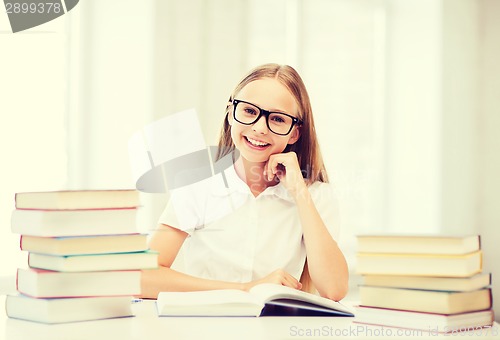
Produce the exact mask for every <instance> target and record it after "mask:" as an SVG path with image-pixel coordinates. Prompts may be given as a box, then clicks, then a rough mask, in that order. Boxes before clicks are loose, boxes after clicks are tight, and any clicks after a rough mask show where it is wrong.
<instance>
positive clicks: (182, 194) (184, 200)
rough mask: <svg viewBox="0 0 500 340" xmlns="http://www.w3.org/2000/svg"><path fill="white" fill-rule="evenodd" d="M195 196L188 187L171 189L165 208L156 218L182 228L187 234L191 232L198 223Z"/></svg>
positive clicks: (161, 222)
mask: <svg viewBox="0 0 500 340" xmlns="http://www.w3.org/2000/svg"><path fill="white" fill-rule="evenodd" d="M197 210H198V209H197V206H196V197H195V196H194V192H193V191H192V190H190V188H189V187H185V188H179V189H175V190H172V191H171V193H170V199H169V200H168V203H167V206H166V207H165V210H164V211H163V213H162V214H161V216H160V218H159V219H158V223H160V224H165V225H168V226H171V227H173V228H176V229H179V230H182V231H184V232H186V233H188V234H189V235H191V234H192V233H193V231H194V230H195V228H196V227H197V226H198V225H199V224H200V223H199V211H197Z"/></svg>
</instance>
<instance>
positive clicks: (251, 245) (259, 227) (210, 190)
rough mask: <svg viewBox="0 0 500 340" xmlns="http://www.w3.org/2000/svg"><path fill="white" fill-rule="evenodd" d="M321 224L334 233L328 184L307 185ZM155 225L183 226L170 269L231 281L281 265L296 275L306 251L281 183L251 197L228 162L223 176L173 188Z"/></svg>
mask: <svg viewBox="0 0 500 340" xmlns="http://www.w3.org/2000/svg"><path fill="white" fill-rule="evenodd" d="M309 192H310V193H311V197H312V199H313V200H314V203H315V206H316V209H317V210H318V212H319V214H320V216H321V218H322V219H323V222H324V223H325V225H326V226H327V228H328V229H329V231H330V234H331V235H332V237H333V238H334V239H336V238H337V235H338V206H337V200H336V199H335V196H334V194H333V190H332V188H331V185H330V184H328V183H322V182H315V183H314V184H312V185H311V186H309ZM159 223H161V224H166V225H169V226H171V227H174V228H177V229H180V230H183V231H185V232H187V233H188V234H189V237H188V238H186V240H185V242H184V244H183V245H182V248H181V250H180V252H179V255H178V257H179V256H182V261H178V259H176V261H175V266H174V268H175V269H177V270H179V271H181V272H184V273H186V274H189V275H193V276H196V277H201V278H207V279H214V280H223V281H231V282H249V281H252V280H256V279H260V278H262V277H264V276H266V275H268V274H270V273H271V272H273V271H274V270H276V269H280V268H282V269H284V270H286V271H287V272H288V273H290V274H291V275H293V276H294V277H295V278H297V279H299V278H300V276H301V274H302V270H303V268H304V262H305V259H306V249H305V246H304V242H303V239H302V227H301V223H300V220H299V216H298V212H297V207H296V205H295V203H294V201H293V199H292V198H291V196H290V195H289V194H288V191H287V190H286V188H285V187H284V186H283V185H282V184H281V183H280V184H278V185H276V186H274V187H269V188H267V189H266V190H264V191H263V192H262V193H261V194H260V195H258V196H257V197H254V195H253V194H252V193H251V191H250V188H249V187H248V186H247V185H246V183H245V182H243V181H242V180H241V179H240V178H239V177H238V175H237V174H236V171H235V169H234V166H230V167H229V168H227V169H226V170H225V171H224V176H223V175H222V174H218V175H216V176H214V177H211V178H208V179H206V180H203V181H200V182H197V183H195V184H192V185H190V186H187V187H183V188H180V189H175V190H173V191H172V192H171V197H170V200H169V202H168V204H167V207H166V208H165V210H164V212H163V214H162V215H161V217H160V219H159Z"/></svg>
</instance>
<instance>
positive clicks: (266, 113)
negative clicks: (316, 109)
mask: <svg viewBox="0 0 500 340" xmlns="http://www.w3.org/2000/svg"><path fill="white" fill-rule="evenodd" d="M231 103H232V104H233V118H234V120H236V121H237V122H238V123H240V124H243V125H253V124H255V123H257V122H258V121H259V119H260V117H262V115H264V116H265V117H266V125H267V128H268V129H269V131H271V132H272V133H274V134H276V135H278V136H286V135H288V134H290V132H291V131H292V129H293V127H294V126H295V125H297V126H301V125H302V124H303V123H304V122H303V121H301V120H300V119H298V118H297V117H294V116H292V115H289V114H288V113H284V112H278V111H268V110H264V109H262V108H260V107H258V106H257V105H255V104H253V103H250V102H247V101H244V100H239V99H232V100H231ZM239 103H245V104H248V105H252V106H255V107H256V108H257V109H259V115H258V116H257V118H255V120H254V121H253V122H251V123H243V122H241V121H239V120H238V119H237V118H236V106H238V104H239ZM272 113H274V114H280V115H285V116H287V117H290V118H291V119H292V125H290V129H289V130H288V132H287V133H277V132H274V131H273V130H272V129H271V127H270V126H269V115H270V114H272Z"/></svg>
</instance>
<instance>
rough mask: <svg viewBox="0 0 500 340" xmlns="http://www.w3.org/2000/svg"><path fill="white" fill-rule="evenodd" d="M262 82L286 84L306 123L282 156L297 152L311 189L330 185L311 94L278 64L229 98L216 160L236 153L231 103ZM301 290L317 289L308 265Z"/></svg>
mask: <svg viewBox="0 0 500 340" xmlns="http://www.w3.org/2000/svg"><path fill="white" fill-rule="evenodd" d="M262 78H273V79H276V80H278V81H279V82H280V83H281V84H283V85H284V86H285V87H286V88H287V89H288V91H289V92H290V94H291V95H292V96H293V97H294V99H295V101H296V102H297V106H298V110H299V112H297V115H298V118H299V119H300V120H301V121H302V122H303V123H302V125H301V126H300V127H298V128H299V129H300V138H299V139H298V140H297V141H296V142H295V143H294V144H289V145H288V146H287V147H286V148H285V150H284V151H283V152H291V151H293V152H295V153H296V154H297V159H298V162H299V166H300V169H301V171H302V175H303V177H304V180H305V182H306V184H307V185H311V184H312V183H314V182H316V181H320V182H328V175H327V173H326V169H325V165H324V163H323V157H322V156H321V151H320V148H319V145H318V140H317V138H316V129H315V127H314V119H313V115H312V108H311V101H310V99H309V94H308V93H307V90H306V87H305V85H304V82H303V81H302V78H301V77H300V75H299V74H298V73H297V71H296V70H295V69H294V68H293V67H291V66H288V65H279V64H264V65H261V66H258V67H256V68H254V69H253V70H251V71H250V72H249V73H248V74H247V75H246V76H245V77H243V79H242V80H241V81H240V82H239V83H238V85H237V86H236V88H235V89H234V91H233V93H232V94H231V96H230V97H229V102H228V104H227V106H226V111H225V117H224V123H223V125H222V129H221V132H220V136H219V145H218V151H217V156H216V159H217V160H218V159H220V158H222V157H224V156H225V155H227V154H229V153H231V152H233V151H234V149H235V146H234V143H233V140H232V138H231V126H230V124H229V121H228V116H229V115H230V114H232V110H233V105H232V101H233V99H235V97H236V96H237V95H238V93H239V92H240V91H241V90H242V89H243V88H244V87H245V86H246V85H247V84H249V83H251V82H252V81H255V80H259V79H262ZM300 281H301V283H302V289H303V290H305V291H309V292H314V290H315V289H314V286H313V284H312V281H311V277H310V275H309V270H308V267H307V261H306V264H305V265H304V270H303V272H302V276H301V278H300Z"/></svg>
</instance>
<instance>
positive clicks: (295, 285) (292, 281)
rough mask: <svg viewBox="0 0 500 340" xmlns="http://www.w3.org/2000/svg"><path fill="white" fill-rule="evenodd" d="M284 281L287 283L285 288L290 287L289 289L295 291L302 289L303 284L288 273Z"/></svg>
mask: <svg viewBox="0 0 500 340" xmlns="http://www.w3.org/2000/svg"><path fill="white" fill-rule="evenodd" d="M283 281H284V282H285V283H286V284H284V285H285V286H288V287H291V288H294V289H300V286H301V283H300V282H299V281H298V280H297V279H296V278H294V277H293V276H292V275H290V274H288V273H286V275H285V277H284V280H283Z"/></svg>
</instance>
